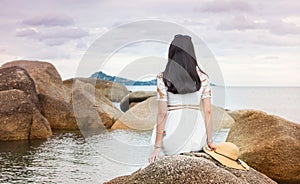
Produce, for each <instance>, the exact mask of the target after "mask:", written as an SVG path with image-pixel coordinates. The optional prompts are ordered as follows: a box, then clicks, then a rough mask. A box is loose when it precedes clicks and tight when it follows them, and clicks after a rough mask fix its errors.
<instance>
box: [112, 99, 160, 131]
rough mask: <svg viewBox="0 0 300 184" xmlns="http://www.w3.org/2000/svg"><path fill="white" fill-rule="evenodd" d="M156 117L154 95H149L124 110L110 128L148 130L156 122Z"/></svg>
mask: <svg viewBox="0 0 300 184" xmlns="http://www.w3.org/2000/svg"><path fill="white" fill-rule="evenodd" d="M156 117H157V101H156V97H150V98H148V99H147V100H145V101H143V102H140V103H138V104H136V105H135V106H134V107H132V108H130V109H129V110H128V111H126V112H125V113H124V114H123V115H122V116H121V117H120V118H119V119H118V120H117V121H116V122H115V123H114V125H113V126H112V127H111V129H129V128H130V129H137V130H150V129H152V128H153V126H154V125H155V123H156Z"/></svg>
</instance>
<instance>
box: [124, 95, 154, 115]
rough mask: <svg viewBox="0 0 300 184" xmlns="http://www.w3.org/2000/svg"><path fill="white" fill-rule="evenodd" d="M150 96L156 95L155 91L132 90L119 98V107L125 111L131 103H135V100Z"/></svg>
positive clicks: (142, 99) (138, 100)
mask: <svg viewBox="0 0 300 184" xmlns="http://www.w3.org/2000/svg"><path fill="white" fill-rule="evenodd" d="M152 96H156V91H134V92H132V93H130V94H128V95H126V96H125V97H124V98H123V99H122V100H121V102H120V108H121V110H122V111H123V112H126V111H127V110H128V109H129V108H130V107H131V106H133V105H131V103H134V104H136V103H137V102H142V101H144V100H146V99H147V98H149V97H152Z"/></svg>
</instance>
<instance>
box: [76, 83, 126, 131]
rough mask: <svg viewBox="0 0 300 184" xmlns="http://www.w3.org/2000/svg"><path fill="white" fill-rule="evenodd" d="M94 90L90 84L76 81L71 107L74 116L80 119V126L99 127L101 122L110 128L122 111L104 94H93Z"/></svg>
mask: <svg viewBox="0 0 300 184" xmlns="http://www.w3.org/2000/svg"><path fill="white" fill-rule="evenodd" d="M94 91H95V87H94V86H92V85H91V84H89V83H84V82H81V81H80V80H77V81H76V83H75V86H74V88H73V107H74V111H75V113H76V117H77V118H79V119H80V120H81V121H80V122H81V123H80V124H81V125H82V126H88V127H90V126H92V127H94V128H101V126H100V125H101V124H103V125H104V126H105V127H106V128H110V127H111V126H112V125H113V124H114V122H115V121H116V120H117V119H118V118H119V117H120V116H121V115H122V114H123V113H122V112H121V111H120V110H119V109H117V108H116V107H115V106H113V105H112V104H111V102H110V101H109V100H108V99H107V98H106V97H105V96H103V95H99V94H98V95H97V96H94V95H95V93H93V92H94ZM107 101H109V103H108V104H107V103H106V102H107ZM99 117H100V119H99ZM87 124H89V125H87ZM81 129H82V127H81Z"/></svg>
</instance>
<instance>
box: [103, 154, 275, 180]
mask: <svg viewBox="0 0 300 184" xmlns="http://www.w3.org/2000/svg"><path fill="white" fill-rule="evenodd" d="M195 155H196V156H195ZM117 183H124V184H131V183H132V184H133V183H174V184H181V183H203V184H206V183H207V184H208V183H215V184H223V183H232V184H245V183H246V184H247V183H248V184H257V183H260V184H275V183H276V182H274V181H272V180H271V179H270V178H268V177H267V176H265V175H264V174H261V173H259V172H257V171H256V170H254V169H252V168H250V169H249V170H248V171H244V170H237V169H231V168H228V167H225V166H222V165H221V164H219V163H218V162H217V161H215V160H213V159H212V158H211V157H210V156H209V155H207V154H205V153H196V154H194V155H193V154H189V153H188V154H187V155H185V154H183V155H171V156H165V157H163V158H161V159H159V160H157V161H155V162H154V163H151V164H149V165H147V166H146V167H145V168H143V169H142V168H140V169H138V170H137V171H135V172H133V173H132V174H131V175H125V176H119V177H117V178H114V179H112V180H110V181H108V182H105V184H117Z"/></svg>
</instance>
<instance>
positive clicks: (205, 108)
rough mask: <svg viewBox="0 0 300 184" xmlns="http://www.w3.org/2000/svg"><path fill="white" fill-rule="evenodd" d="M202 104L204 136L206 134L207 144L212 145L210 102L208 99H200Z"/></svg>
mask: <svg viewBox="0 0 300 184" xmlns="http://www.w3.org/2000/svg"><path fill="white" fill-rule="evenodd" d="M202 104H203V111H204V116H205V128H206V134H207V139H206V141H207V144H212V143H213V140H212V132H213V125H212V121H211V102H210V98H204V99H202Z"/></svg>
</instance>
